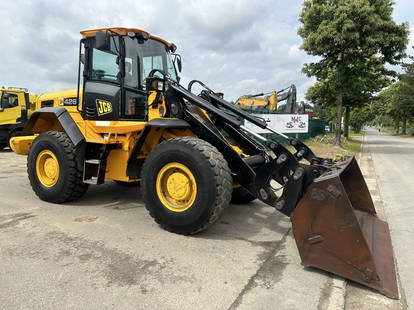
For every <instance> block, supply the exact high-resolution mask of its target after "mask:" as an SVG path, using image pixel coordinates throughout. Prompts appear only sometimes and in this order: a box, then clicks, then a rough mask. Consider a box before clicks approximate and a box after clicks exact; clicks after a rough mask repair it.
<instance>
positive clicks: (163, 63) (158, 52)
mask: <svg viewBox="0 0 414 310" xmlns="http://www.w3.org/2000/svg"><path fill="white" fill-rule="evenodd" d="M124 39H125V84H126V85H127V86H130V87H134V88H141V89H145V80H146V78H147V77H148V75H149V73H150V72H151V70H153V69H159V70H162V71H164V72H165V73H167V74H168V75H169V77H170V78H171V79H172V80H174V81H177V73H176V71H175V67H174V63H173V61H172V58H171V55H170V54H169V53H168V51H167V47H166V46H165V45H164V44H163V43H161V42H160V41H157V40H153V39H149V40H146V41H140V40H138V39H137V38H130V37H124ZM138 73H139V74H138ZM156 75H157V76H160V77H162V76H161V74H160V73H158V72H157V73H156Z"/></svg>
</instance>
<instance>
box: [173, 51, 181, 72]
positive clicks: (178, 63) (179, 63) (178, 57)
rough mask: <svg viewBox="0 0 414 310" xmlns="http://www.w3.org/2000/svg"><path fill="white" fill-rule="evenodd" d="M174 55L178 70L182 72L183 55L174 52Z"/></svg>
mask: <svg viewBox="0 0 414 310" xmlns="http://www.w3.org/2000/svg"><path fill="white" fill-rule="evenodd" d="M172 55H174V56H175V57H174V63H175V64H176V65H177V69H178V72H181V69H182V65H181V55H179V54H172Z"/></svg>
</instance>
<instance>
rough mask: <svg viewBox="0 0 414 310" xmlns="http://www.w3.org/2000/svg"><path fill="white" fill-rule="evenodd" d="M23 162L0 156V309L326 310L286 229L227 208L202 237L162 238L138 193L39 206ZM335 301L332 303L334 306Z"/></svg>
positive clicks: (94, 194)
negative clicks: (217, 221) (219, 219)
mask: <svg viewBox="0 0 414 310" xmlns="http://www.w3.org/2000/svg"><path fill="white" fill-rule="evenodd" d="M25 165H26V158H25V157H24V156H18V155H15V154H14V153H12V152H0V262H1V263H0V309H180V310H181V309H276V308H277V309H317V308H320V309H326V308H327V306H328V305H330V304H332V302H331V301H330V298H332V296H333V295H332V294H333V292H335V290H337V288H336V286H335V285H336V284H335V283H336V282H335V279H334V278H333V277H332V276H331V275H329V274H327V273H325V272H319V271H317V270H315V269H305V268H303V266H301V264H300V258H299V255H298V252H297V249H296V245H295V242H294V239H293V237H292V234H291V230H290V221H289V219H288V218H286V217H285V216H283V215H282V214H280V213H278V212H277V211H275V209H273V208H270V207H267V206H265V205H264V204H262V203H259V202H254V203H252V204H251V205H249V206H237V205H231V206H230V207H229V209H227V212H226V213H225V215H224V217H223V218H222V219H221V221H220V222H219V223H217V224H216V225H215V226H213V227H212V228H211V229H210V230H208V231H207V232H205V233H201V234H199V235H197V236H195V237H186V236H180V235H176V234H172V233H169V232H166V231H164V230H162V229H161V228H160V227H159V226H158V225H157V224H156V223H154V221H153V220H152V218H151V217H150V216H149V215H148V213H147V211H146V209H145V207H144V206H143V204H142V202H141V200H140V194H139V188H125V187H122V186H119V185H117V184H115V183H113V182H108V183H107V184H105V185H102V186H95V187H91V188H90V190H89V191H88V193H87V194H86V196H85V197H84V198H83V199H81V200H80V201H78V202H76V203H71V204H66V205H55V204H49V203H45V202H43V201H40V200H39V199H38V198H37V197H36V196H35V195H34V193H33V191H32V189H31V187H30V185H29V182H28V179H27V175H26V168H25ZM333 302H337V301H333Z"/></svg>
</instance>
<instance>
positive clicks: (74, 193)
mask: <svg viewBox="0 0 414 310" xmlns="http://www.w3.org/2000/svg"><path fill="white" fill-rule="evenodd" d="M47 150H48V151H50V152H52V153H53V154H54V155H55V156H56V159H57V162H58V164H59V176H58V179H57V183H56V184H55V185H53V186H51V187H46V186H44V185H43V184H42V182H41V181H40V180H39V177H38V175H37V172H36V159H37V157H38V155H39V154H40V153H41V152H42V151H47ZM82 172H83V161H82V158H81V156H79V154H77V151H76V149H75V147H74V145H73V143H72V141H71V140H70V139H69V137H68V135H67V134H66V133H64V132H59V131H48V132H45V133H42V134H41V135H40V136H39V137H37V138H36V139H35V140H34V141H33V144H32V145H31V147H30V150H29V155H28V158H27V173H28V175H29V180H30V185H31V186H32V188H33V191H34V192H35V193H36V195H37V196H38V197H39V198H40V199H42V200H44V201H47V202H53V203H64V202H69V201H75V200H77V199H79V198H80V197H82V196H83V195H84V194H85V193H86V191H87V190H88V184H85V183H83V173H82Z"/></svg>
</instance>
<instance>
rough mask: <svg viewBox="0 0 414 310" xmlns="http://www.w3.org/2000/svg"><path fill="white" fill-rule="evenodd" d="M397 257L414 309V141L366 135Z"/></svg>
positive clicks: (405, 297) (374, 133)
mask: <svg viewBox="0 0 414 310" xmlns="http://www.w3.org/2000/svg"><path fill="white" fill-rule="evenodd" d="M366 143H367V146H368V149H369V151H370V152H371V156H372V159H373V163H374V168H375V173H376V175H377V182H378V186H379V191H380V195H381V198H382V201H383V204H384V211H385V216H386V218H387V221H388V224H389V226H390V230H391V239H392V242H393V246H394V252H395V255H396V260H397V266H398V273H399V278H400V281H401V287H402V289H401V290H400V293H401V294H402V298H403V300H405V301H406V303H407V306H408V308H410V309H414V139H413V138H401V137H398V136H391V135H387V134H384V133H381V132H378V131H377V130H375V129H368V130H367V131H366Z"/></svg>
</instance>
